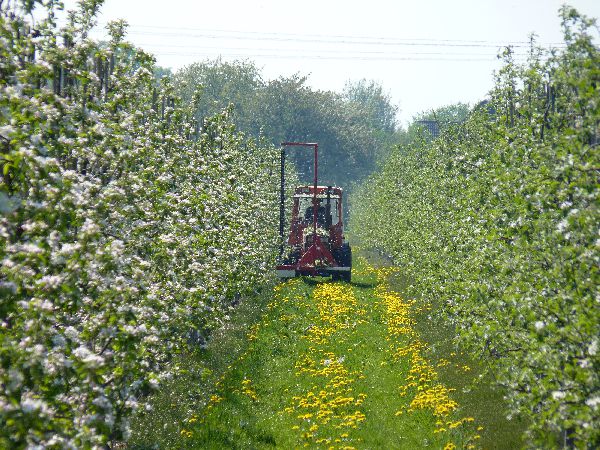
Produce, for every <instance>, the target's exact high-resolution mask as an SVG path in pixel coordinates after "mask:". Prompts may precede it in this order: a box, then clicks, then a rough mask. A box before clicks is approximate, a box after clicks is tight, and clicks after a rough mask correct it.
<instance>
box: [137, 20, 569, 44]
mask: <svg viewBox="0 0 600 450" xmlns="http://www.w3.org/2000/svg"><path fill="white" fill-rule="evenodd" d="M138 29H141V30H138ZM144 29H146V30H149V31H144ZM152 30H173V31H166V32H160V31H152ZM188 32H189V33H188ZM128 34H131V35H140V36H157V37H178V38H180V37H186V38H203V39H223V40H252V41H270V42H300V43H317V44H324V43H330V44H341V45H383V46H424V47H431V46H435V47H465V48H470V47H481V48H500V47H506V46H511V47H513V48H530V42H528V41H514V42H502V43H500V42H492V41H485V40H462V39H428V38H405V39H400V38H388V37H376V36H350V35H322V34H293V33H273V32H258V31H236V30H214V29H199V28H175V27H167V26H150V25H132V26H131V27H130V28H129V30H128ZM536 45H538V46H545V47H546V46H554V47H563V46H564V45H565V44H564V43H536Z"/></svg>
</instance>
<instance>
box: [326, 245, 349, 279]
mask: <svg viewBox="0 0 600 450" xmlns="http://www.w3.org/2000/svg"><path fill="white" fill-rule="evenodd" d="M333 256H334V258H335V260H336V262H337V263H338V265H340V266H343V267H350V270H349V271H348V272H338V273H334V274H333V275H332V277H331V278H332V279H333V281H337V280H342V281H345V282H347V283H350V281H351V280H352V249H351V248H350V244H344V245H342V246H341V247H340V248H339V249H337V251H334V254H333Z"/></svg>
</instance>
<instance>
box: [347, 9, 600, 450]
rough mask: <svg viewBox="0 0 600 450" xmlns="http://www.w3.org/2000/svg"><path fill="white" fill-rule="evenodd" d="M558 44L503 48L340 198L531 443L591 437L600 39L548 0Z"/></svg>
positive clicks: (594, 441) (598, 386)
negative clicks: (517, 55) (518, 58)
mask: <svg viewBox="0 0 600 450" xmlns="http://www.w3.org/2000/svg"><path fill="white" fill-rule="evenodd" d="M561 14H562V20H563V27H564V32H565V41H566V44H567V46H566V48H565V49H563V50H560V51H552V52H551V53H550V54H545V53H544V52H543V51H542V50H538V49H535V48H532V52H531V56H530V60H529V62H528V63H527V64H525V65H523V66H518V65H516V64H514V63H513V61H512V56H511V53H510V51H507V52H506V54H505V55H504V56H505V59H506V64H505V66H504V68H503V69H502V70H501V71H500V72H499V73H498V76H497V82H496V85H495V88H494V89H493V91H492V92H491V101H490V103H489V104H487V105H485V106H482V107H480V108H478V109H476V110H475V111H473V112H472V114H471V116H470V117H469V119H468V120H467V121H466V122H465V123H463V124H460V125H455V126H453V127H452V128H451V129H449V130H447V131H446V132H445V133H443V135H442V136H441V137H440V138H439V139H436V140H434V141H431V140H428V139H426V136H424V137H423V139H422V140H416V141H415V142H413V143H412V144H410V145H407V146H403V147H401V148H397V149H396V151H395V153H394V154H393V156H392V157H391V158H390V159H389V161H388V162H387V164H386V165H385V166H384V167H383V169H382V170H381V172H380V173H377V174H376V175H374V176H373V177H372V178H371V179H370V180H368V181H367V182H366V183H364V184H363V185H362V187H361V189H360V192H358V193H357V194H356V195H354V198H353V199H352V200H353V201H352V205H353V208H354V209H353V211H352V219H351V220H352V221H351V227H352V230H353V232H355V233H356V234H357V235H358V236H359V237H360V238H361V240H362V241H363V242H364V243H366V244H372V245H374V246H377V247H379V248H381V249H383V250H384V251H385V252H386V253H388V254H390V255H391V256H392V257H393V259H394V261H395V263H396V264H397V265H399V266H401V267H402V268H403V269H404V270H405V272H406V274H407V276H408V278H409V279H411V280H412V283H413V285H412V288H413V290H414V292H415V293H419V294H421V295H424V296H426V297H428V298H429V299H431V300H432V301H433V303H434V304H437V305H440V306H441V308H440V309H441V311H440V313H441V314H442V317H444V318H445V320H449V321H451V322H452V323H453V324H454V325H455V328H456V332H457V339H458V341H459V342H460V343H462V344H463V345H464V346H466V348H467V349H469V350H470V351H471V353H472V354H474V355H478V356H479V355H481V357H485V361H486V362H487V363H488V364H489V367H490V370H491V371H492V372H493V374H494V377H495V379H496V380H497V381H498V383H499V384H501V385H503V386H505V387H506V388H507V389H506V392H507V393H508V394H507V401H508V403H509V405H510V407H511V410H512V414H513V415H515V414H518V415H521V416H522V417H525V418H526V422H527V423H529V424H530V426H529V429H528V433H527V442H528V445H530V446H532V447H536V448H554V447H557V446H565V447H570V448H572V447H577V448H597V447H598V446H599V445H600V353H599V351H598V346H599V339H600V303H599V302H600V296H599V293H598V285H599V282H600V279H599V274H598V267H599V262H600V258H599V250H600V248H599V246H600V241H599V224H600V211H599V206H600V202H599V188H598V186H599V184H598V181H599V174H600V173H599V171H600V152H599V151H598V143H599V141H600V128H599V124H600V51H599V50H598V48H597V47H596V46H595V45H594V44H593V37H592V35H591V32H592V31H593V30H594V27H593V24H594V22H593V21H591V20H588V19H586V18H585V17H581V16H580V15H579V14H578V13H577V12H576V11H574V10H573V9H571V8H568V7H564V8H563V9H562V10H561Z"/></svg>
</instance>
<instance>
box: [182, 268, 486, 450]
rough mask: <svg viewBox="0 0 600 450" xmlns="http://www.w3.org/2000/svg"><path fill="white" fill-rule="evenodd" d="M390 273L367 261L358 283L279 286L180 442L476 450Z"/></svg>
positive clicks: (472, 428) (411, 306)
mask: <svg viewBox="0 0 600 450" xmlns="http://www.w3.org/2000/svg"><path fill="white" fill-rule="evenodd" d="M387 275H389V269H380V270H375V269H373V268H371V267H369V266H368V265H367V264H366V263H365V262H364V261H363V260H361V261H358V264H357V267H356V270H355V271H354V272H353V282H352V283H351V284H346V283H333V282H331V281H329V280H327V281H316V280H302V279H295V280H291V281H288V282H286V283H282V284H280V285H278V286H277V287H276V288H275V293H274V296H273V300H272V302H271V304H270V305H269V306H268V308H267V312H266V314H265V315H264V316H263V317H262V320H260V321H259V322H258V323H257V324H256V325H255V326H254V327H253V328H252V330H251V332H250V333H249V334H248V336H247V339H248V340H249V341H250V344H249V345H248V346H247V348H246V350H245V351H244V352H243V353H241V355H240V356H239V357H238V358H237V360H236V361H235V362H234V363H232V364H231V365H230V366H229V367H228V368H227V370H226V371H225V372H224V374H223V375H222V376H221V378H220V379H219V381H218V382H217V383H216V388H215V390H214V392H213V393H212V396H211V397H210V400H209V401H208V404H207V405H206V406H204V407H199V408H198V409H197V410H195V411H192V412H191V413H190V414H189V416H188V417H186V418H185V419H184V420H183V421H182V426H181V430H180V438H181V441H180V445H184V447H185V448H239V449H249V448H286V449H287V448H303V447H308V448H336V449H340V448H346V449H350V448H406V449H414V448H424V447H429V448H445V449H452V448H476V447H477V444H478V440H479V434H478V433H479V430H480V429H481V427H479V426H478V425H477V421H476V420H475V419H474V418H472V417H469V415H468V413H467V412H464V411H461V407H460V405H459V404H458V403H457V402H456V401H455V400H454V399H453V393H452V389H451V387H450V386H445V385H444V384H442V383H441V382H440V381H439V380H438V373H437V365H434V364H433V363H432V362H430V361H428V360H427V358H426V357H425V354H426V353H425V350H426V349H425V344H424V343H423V341H421V340H420V338H419V336H418V334H417V332H416V331H415V327H414V325H415V322H414V316H415V314H417V313H418V312H419V311H418V308H417V306H416V304H415V303H413V302H407V301H404V300H403V299H402V298H401V297H400V296H399V295H398V294H397V293H395V292H393V291H392V290H391V289H390V287H389V285H388V283H387V281H386V280H387ZM438 364H441V365H444V364H445V362H444V361H441V362H439V363H438ZM478 428H479V430H478Z"/></svg>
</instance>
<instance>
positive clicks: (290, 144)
mask: <svg viewBox="0 0 600 450" xmlns="http://www.w3.org/2000/svg"><path fill="white" fill-rule="evenodd" d="M281 147H282V148H281V192H280V194H281V195H280V198H279V236H280V237H281V247H280V252H279V254H280V256H281V255H283V233H284V230H283V227H284V224H283V222H284V217H285V207H284V202H285V192H284V190H285V178H284V176H285V175H284V171H285V148H286V147H313V148H314V149H315V160H314V161H315V162H314V167H315V179H314V191H313V242H315V237H316V236H317V173H318V167H319V161H318V152H319V144H317V143H316V142H282V143H281Z"/></svg>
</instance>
